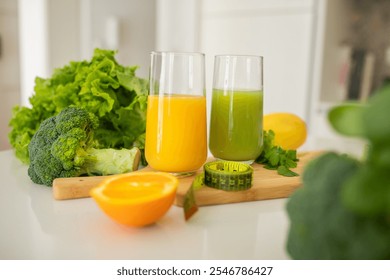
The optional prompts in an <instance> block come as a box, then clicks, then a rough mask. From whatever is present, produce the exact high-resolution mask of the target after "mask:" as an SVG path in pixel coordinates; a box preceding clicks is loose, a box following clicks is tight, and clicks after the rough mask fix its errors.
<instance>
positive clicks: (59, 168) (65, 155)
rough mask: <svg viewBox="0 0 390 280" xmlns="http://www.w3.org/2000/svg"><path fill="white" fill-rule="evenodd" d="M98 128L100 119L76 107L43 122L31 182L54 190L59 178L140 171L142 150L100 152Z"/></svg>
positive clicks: (34, 143)
mask: <svg viewBox="0 0 390 280" xmlns="http://www.w3.org/2000/svg"><path fill="white" fill-rule="evenodd" d="M97 126H98V119H97V118H96V117H95V116H94V115H93V114H91V113H89V112H87V111H86V110H84V109H80V108H76V107H69V108H66V109H64V110H63V111H61V112H60V113H59V114H58V115H57V116H54V117H50V118H48V119H46V120H45V121H43V122H42V123H41V125H40V127H39V129H38V130H37V132H36V133H35V134H34V136H33V137H32V139H31V142H30V144H29V147H28V150H29V158H30V166H29V169H28V174H29V176H30V178H31V180H32V181H33V182H34V183H37V184H44V185H47V186H51V185H52V183H53V180H54V179H55V178H63V177H77V176H81V175H110V174H120V173H125V172H131V171H134V170H136V169H137V168H138V164H139V160H140V151H139V149H138V148H136V147H133V148H132V149H121V150H115V149H111V148H107V149H99V147H98V144H99V143H98V142H97V141H96V140H95V139H94V137H93V132H94V129H96V128H97Z"/></svg>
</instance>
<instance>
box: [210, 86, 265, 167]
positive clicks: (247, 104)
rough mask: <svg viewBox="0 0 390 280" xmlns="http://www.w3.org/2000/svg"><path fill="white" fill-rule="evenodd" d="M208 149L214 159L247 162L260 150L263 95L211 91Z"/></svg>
mask: <svg viewBox="0 0 390 280" xmlns="http://www.w3.org/2000/svg"><path fill="white" fill-rule="evenodd" d="M209 148H210V151H211V153H212V154H213V156H214V157H216V158H219V159H224V160H234V161H249V160H254V159H256V158H257V157H258V156H259V155H260V154H261V151H262V149H263V92H262V91H243V90H235V91H224V90H220V89H213V96H212V105H211V118H210V143H209Z"/></svg>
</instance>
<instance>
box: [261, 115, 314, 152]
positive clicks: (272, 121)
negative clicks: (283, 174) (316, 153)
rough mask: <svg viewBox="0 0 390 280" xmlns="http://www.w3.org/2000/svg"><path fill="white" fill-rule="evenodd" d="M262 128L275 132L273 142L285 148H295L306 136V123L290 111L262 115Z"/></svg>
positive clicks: (301, 143)
mask: <svg viewBox="0 0 390 280" xmlns="http://www.w3.org/2000/svg"><path fill="white" fill-rule="evenodd" d="M263 128H264V130H266V131H268V130H273V131H274V132H275V140H274V144H275V145H277V146H281V147H282V148H283V149H285V150H296V149H298V148H299V147H300V146H302V145H303V143H305V141H306V137H307V129H306V123H305V122H304V120H302V119H301V118H300V117H298V116H297V115H295V114H292V113H272V114H267V115H264V122H263Z"/></svg>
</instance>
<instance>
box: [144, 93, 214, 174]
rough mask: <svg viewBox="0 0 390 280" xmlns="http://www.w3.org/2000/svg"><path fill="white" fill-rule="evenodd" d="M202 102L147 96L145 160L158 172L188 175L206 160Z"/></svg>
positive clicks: (175, 96) (197, 98)
mask: <svg viewBox="0 0 390 280" xmlns="http://www.w3.org/2000/svg"><path fill="white" fill-rule="evenodd" d="M206 131H207V128H206V98H205V97H204V96H193V95H192V96H191V95H181V94H172V95H149V97H148V109H147V119H146V141H145V156H146V160H147V161H148V163H149V165H150V166H151V167H152V168H153V169H155V170H159V171H165V172H175V173H180V172H190V171H195V170H197V169H199V168H200V167H202V165H203V164H204V162H205V161H206V157H207V136H206Z"/></svg>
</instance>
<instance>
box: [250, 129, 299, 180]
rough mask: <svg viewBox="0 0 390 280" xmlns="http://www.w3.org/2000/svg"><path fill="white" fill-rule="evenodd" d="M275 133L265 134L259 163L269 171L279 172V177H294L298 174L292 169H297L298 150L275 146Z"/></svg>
mask: <svg viewBox="0 0 390 280" xmlns="http://www.w3.org/2000/svg"><path fill="white" fill-rule="evenodd" d="M274 138H275V133H274V132H273V131H272V130H269V131H264V133H263V151H262V153H261V155H260V156H259V157H258V158H257V159H256V162H257V163H260V164H264V167H265V168H267V169H272V170H277V172H278V174H279V175H283V176H287V177H293V176H298V174H297V173H296V172H294V171H292V170H290V168H295V167H297V161H298V158H297V152H296V150H284V149H282V148H281V147H280V146H275V145H274Z"/></svg>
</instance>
